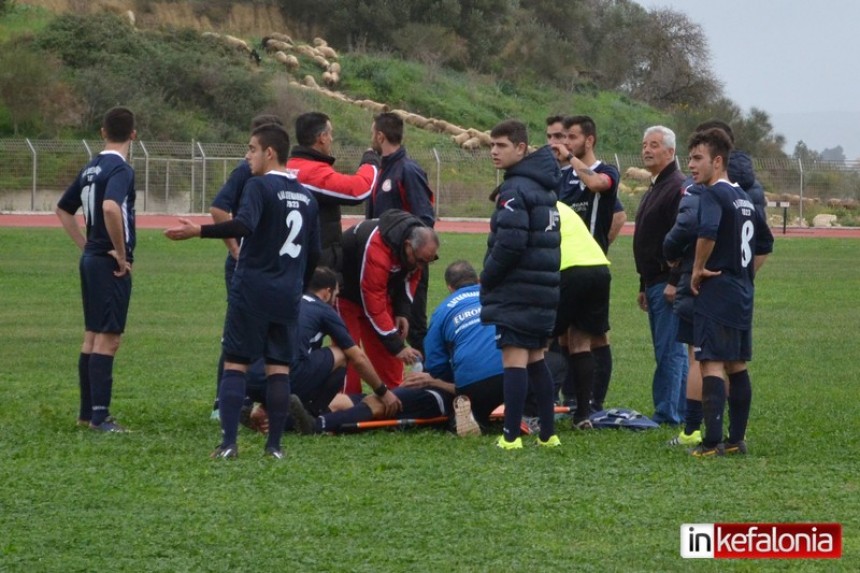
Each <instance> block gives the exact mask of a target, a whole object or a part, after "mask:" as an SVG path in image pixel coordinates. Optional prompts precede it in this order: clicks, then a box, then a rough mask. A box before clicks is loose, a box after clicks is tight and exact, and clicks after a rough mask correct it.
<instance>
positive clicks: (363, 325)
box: [340, 209, 439, 394]
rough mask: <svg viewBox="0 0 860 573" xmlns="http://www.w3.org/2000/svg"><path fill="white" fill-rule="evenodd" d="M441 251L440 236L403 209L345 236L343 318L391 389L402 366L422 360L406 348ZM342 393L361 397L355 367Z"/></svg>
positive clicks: (399, 374) (398, 377)
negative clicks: (415, 304) (424, 281)
mask: <svg viewBox="0 0 860 573" xmlns="http://www.w3.org/2000/svg"><path fill="white" fill-rule="evenodd" d="M438 250H439V237H438V236H437V235H436V232H435V231H434V230H433V229H432V228H430V227H428V226H427V225H425V224H424V223H423V222H422V221H421V220H420V219H419V218H418V217H415V216H414V215H410V214H409V213H407V212H405V211H401V210H400V209H390V210H388V211H386V212H385V213H383V215H382V216H381V217H380V218H379V219H368V220H366V221H363V222H361V223H359V224H358V225H355V226H354V227H351V228H350V229H347V230H346V231H345V232H344V235H343V291H342V292H341V296H340V312H341V316H342V317H343V320H344V322H345V323H346V325H347V328H348V329H349V333H350V335H351V336H352V338H353V340H355V341H356V343H360V344H362V345H363V346H364V350H365V352H366V353H367V355H368V357H369V358H370V361H371V362H372V363H373V366H374V367H375V368H376V371H377V372H378V373H379V376H380V378H382V380H383V382H385V384H386V386H387V387H389V388H395V387H397V386H398V385H400V382H401V381H402V380H403V365H404V364H408V365H411V364H414V363H416V362H419V361H421V359H422V356H421V352H420V351H418V350H416V349H415V348H411V347H409V346H407V345H406V339H407V337H408V336H409V328H410V318H409V317H410V316H411V315H410V305H411V302H412V299H414V297H415V292H416V289H417V286H418V283H419V281H421V278H422V275H423V273H424V272H425V270H426V269H427V265H429V264H430V263H432V262H433V261H435V260H436V259H437V258H438V257H437V252H438ZM344 390H345V392H346V393H347V394H358V393H361V380H360V378H359V375H358V373H357V372H356V371H355V370H353V369H352V368H350V369H348V370H347V381H346V385H345V388H344Z"/></svg>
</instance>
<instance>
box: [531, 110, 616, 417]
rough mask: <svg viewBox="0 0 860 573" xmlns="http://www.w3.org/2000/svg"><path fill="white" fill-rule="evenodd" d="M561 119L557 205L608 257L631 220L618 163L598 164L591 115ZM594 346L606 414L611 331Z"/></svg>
mask: <svg viewBox="0 0 860 573" xmlns="http://www.w3.org/2000/svg"><path fill="white" fill-rule="evenodd" d="M547 121H549V119H548V120H547ZM561 121H562V130H563V133H564V137H563V138H558V139H557V140H553V141H549V138H548V140H547V143H549V144H550V145H551V146H552V148H553V152H554V153H555V156H556V158H557V159H558V161H559V165H560V166H561V175H562V179H561V183H560V184H559V187H558V190H557V192H558V197H559V201H560V202H561V203H564V204H565V205H568V206H570V207H571V208H572V209H573V210H574V211H575V212H576V213H577V214H578V215H579V216H580V218H581V219H582V220H583V222H584V223H585V225H586V227H587V228H588V231H589V233H590V234H591V236H592V237H593V238H594V239H595V240H596V241H597V244H598V245H600V248H601V249H603V252H604V253H608V252H609V245H611V244H612V242H613V241H614V240H615V238H616V237H617V236H618V233H620V232H621V228H622V227H623V226H624V222H625V221H627V214H626V213H625V212H624V206H623V205H622V204H621V200H620V199H619V198H618V183H619V181H620V180H621V176H620V174H619V172H618V169H616V168H615V166H614V165H610V164H607V163H603V162H602V161H598V159H597V157H596V156H595V153H594V149H595V148H596V146H597V126H596V125H595V123H594V120H593V119H591V118H590V117H589V116H587V115H575V116H570V117H565V118H562V120H561ZM548 133H549V132H548ZM610 205H611V207H610ZM559 344H560V346H562V347H565V346H567V344H568V341H567V336H566V335H563V336H561V338H560V341H559ZM591 345H592V346H591V356H592V358H593V361H594V368H593V371H594V381H593V385H592V386H593V391H594V392H593V397H594V402H595V403H594V404H593V406H594V408H595V409H597V410H602V409H603V400H604V399H605V398H606V394H607V392H608V391H609V383H610V381H611V380H612V367H613V363H612V345H611V343H610V340H609V334H608V328H607V330H606V331H604V332H603V333H602V334H599V335H594V336H592V337H591ZM568 350H570V349H569V348H568ZM572 383H573V382H572V381H571V380H570V379H569V380H568V391H572V392H574V393H575V392H576V389H575V388H574V387H572V386H571V384H572ZM565 405H567V406H568V407H571V408H575V407H576V401H575V399H573V397H572V396H568V400H567V401H566V402H565ZM588 406H589V407H590V406H591V405H588Z"/></svg>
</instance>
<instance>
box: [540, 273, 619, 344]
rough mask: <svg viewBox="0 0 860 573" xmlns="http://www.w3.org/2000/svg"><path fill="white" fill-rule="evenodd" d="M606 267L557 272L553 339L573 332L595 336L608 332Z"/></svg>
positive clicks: (608, 279) (608, 277)
mask: <svg viewBox="0 0 860 573" xmlns="http://www.w3.org/2000/svg"><path fill="white" fill-rule="evenodd" d="M611 282H612V275H611V274H610V272H609V267H608V266H606V265H599V266H591V267H570V268H567V269H564V270H563V271H561V286H560V290H559V305H558V311H557V312H556V315H555V329H554V330H553V336H560V335H562V334H564V333H566V332H567V328H568V327H569V326H572V327H574V328H575V329H576V330H579V331H582V332H585V333H588V334H591V335H594V336H599V335H601V334H605V333H606V332H608V331H609V285H610V283H611Z"/></svg>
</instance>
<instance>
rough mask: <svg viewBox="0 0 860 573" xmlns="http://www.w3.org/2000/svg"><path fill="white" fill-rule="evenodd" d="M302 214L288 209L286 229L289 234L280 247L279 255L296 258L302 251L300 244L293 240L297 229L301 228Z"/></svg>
mask: <svg viewBox="0 0 860 573" xmlns="http://www.w3.org/2000/svg"><path fill="white" fill-rule="evenodd" d="M302 224H303V221H302V214H301V212H299V211H290V214H289V215H287V229H289V231H290V232H289V234H288V235H287V240H286V241H284V245H283V246H282V247H281V250H280V252H279V253H278V254H279V255H282V256H283V255H287V256H289V257H292V258H294V259H295V258H296V257H298V256H299V254H300V253H301V252H302V246H301V245H297V244H296V243H295V242H294V241H295V240H296V237H298V236H299V231H301V230H302Z"/></svg>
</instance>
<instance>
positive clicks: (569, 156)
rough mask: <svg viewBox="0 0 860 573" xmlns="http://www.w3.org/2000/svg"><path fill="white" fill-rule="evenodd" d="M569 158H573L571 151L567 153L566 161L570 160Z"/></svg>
mask: <svg viewBox="0 0 860 573" xmlns="http://www.w3.org/2000/svg"><path fill="white" fill-rule="evenodd" d="M571 159H573V153H568V154H567V161H570V160H571Z"/></svg>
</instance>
